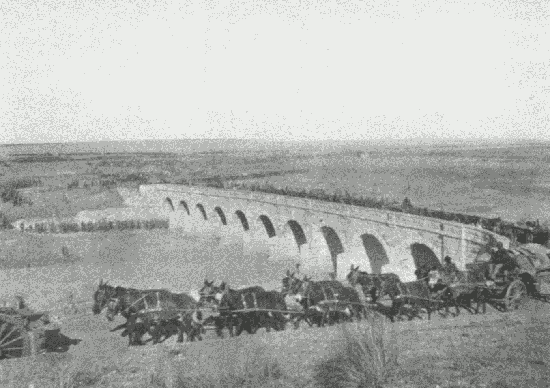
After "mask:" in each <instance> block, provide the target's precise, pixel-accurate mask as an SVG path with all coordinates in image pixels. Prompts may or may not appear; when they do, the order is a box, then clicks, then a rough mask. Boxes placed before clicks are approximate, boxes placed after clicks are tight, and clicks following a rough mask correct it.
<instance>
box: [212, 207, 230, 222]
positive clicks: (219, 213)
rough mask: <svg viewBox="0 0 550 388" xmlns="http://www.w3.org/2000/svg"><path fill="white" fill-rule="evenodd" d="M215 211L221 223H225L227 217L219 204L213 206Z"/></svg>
mask: <svg viewBox="0 0 550 388" xmlns="http://www.w3.org/2000/svg"><path fill="white" fill-rule="evenodd" d="M214 210H215V211H216V213H218V216H220V220H221V221H222V224H224V225H227V218H226V217H225V213H224V212H223V210H222V208H221V207H219V206H216V207H215V208H214Z"/></svg>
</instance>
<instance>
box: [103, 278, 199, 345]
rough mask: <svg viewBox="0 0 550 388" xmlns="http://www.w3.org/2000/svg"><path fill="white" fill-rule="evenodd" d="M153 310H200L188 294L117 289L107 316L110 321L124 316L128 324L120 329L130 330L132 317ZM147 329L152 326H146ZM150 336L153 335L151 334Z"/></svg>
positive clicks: (164, 290)
mask: <svg viewBox="0 0 550 388" xmlns="http://www.w3.org/2000/svg"><path fill="white" fill-rule="evenodd" d="M151 308H154V309H157V310H161V311H162V310H164V311H178V312H192V311H195V310H196V309H197V308H198V303H197V302H196V301H195V300H194V299H193V298H192V297H191V296H190V295H188V294H185V293H180V294H175V293H172V292H170V291H168V290H166V289H158V290H137V289H134V288H124V287H116V294H115V297H113V298H111V299H110V301H109V303H108V305H107V313H106V316H107V319H108V320H109V321H113V320H114V318H115V316H116V315H118V314H120V315H122V316H123V317H124V318H126V323H125V324H122V325H120V326H119V327H122V326H124V327H126V330H128V323H129V320H130V318H131V317H132V318H133V317H134V316H135V315H136V314H137V313H138V312H139V311H142V310H149V309H151ZM133 319H134V318H133ZM138 326H139V325H138ZM145 327H147V328H149V327H150V326H148V325H147V324H145ZM112 331H114V330H112ZM125 334H127V332H126V331H125V332H124V333H123V335H125ZM149 334H151V335H153V333H151V332H150V333H149Z"/></svg>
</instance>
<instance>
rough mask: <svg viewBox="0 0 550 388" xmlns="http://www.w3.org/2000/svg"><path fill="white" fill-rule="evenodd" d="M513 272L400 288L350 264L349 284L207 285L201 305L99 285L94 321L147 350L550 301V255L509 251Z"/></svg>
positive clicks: (292, 275)
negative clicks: (375, 318)
mask: <svg viewBox="0 0 550 388" xmlns="http://www.w3.org/2000/svg"><path fill="white" fill-rule="evenodd" d="M506 255H507V257H508V258H509V263H508V266H509V268H506V267H505V266H504V267H502V269H503V270H502V271H500V272H499V273H498V274H496V275H495V276H493V277H491V276H490V274H491V264H494V261H493V262H492V261H491V259H492V257H491V255H486V256H482V257H480V258H479V259H478V260H477V261H476V262H474V263H471V264H469V265H467V268H466V271H461V272H458V273H457V274H456V276H454V278H453V279H447V281H442V279H439V280H437V281H435V282H433V280H434V279H433V278H430V276H427V275H428V272H427V271H426V272H423V271H417V273H416V275H417V280H415V281H411V282H403V281H401V280H400V278H399V276H397V275H396V274H393V273H387V274H369V273H366V272H362V271H360V269H359V267H358V266H354V265H352V266H351V268H350V270H349V273H348V275H347V277H346V282H340V281H337V280H335V279H332V280H313V279H311V278H309V277H307V276H303V275H299V274H297V273H296V272H291V271H287V273H286V274H285V276H284V277H283V279H282V281H281V286H282V287H281V291H273V290H265V289H264V288H262V287H260V286H254V287H247V288H241V289H233V288H231V286H230V285H229V284H227V283H225V282H222V283H221V284H220V285H218V286H216V285H215V284H214V282H213V281H208V280H205V281H204V284H203V287H202V288H201V289H200V291H199V298H198V300H196V299H194V298H192V297H191V296H190V295H188V294H185V293H173V292H170V291H168V290H166V289H150V290H139V289H133V288H126V287H121V286H112V285H109V284H108V283H106V282H105V283H104V282H103V281H102V280H101V281H100V282H99V286H98V288H97V290H96V292H95V293H94V307H93V312H94V314H96V315H97V314H100V313H101V312H102V311H104V310H106V317H107V319H108V320H109V321H114V319H115V316H117V315H121V316H123V317H124V318H125V319H126V322H125V323H123V324H121V325H119V326H118V327H115V328H114V329H112V331H113V332H114V331H117V330H121V329H123V332H122V335H123V336H128V338H129V345H140V344H143V337H144V335H145V334H149V335H150V337H151V339H152V342H153V343H154V344H156V343H159V342H161V341H164V340H165V339H166V338H168V337H170V336H173V335H177V337H178V342H184V340H187V341H196V340H199V341H200V340H202V337H203V335H204V334H205V333H206V330H209V329H210V330H214V331H215V332H216V334H217V336H218V337H220V338H222V337H224V332H227V333H228V334H229V336H239V335H240V334H241V333H243V332H247V333H249V334H254V333H256V332H257V331H258V330H260V329H262V328H263V329H265V330H266V331H271V330H275V331H281V330H285V328H286V327H287V326H291V327H293V328H294V329H297V328H299V327H300V325H301V324H302V323H304V324H306V325H307V326H310V327H311V326H319V327H322V326H325V325H333V324H337V323H341V322H351V321H360V320H362V319H364V318H366V317H367V316H369V314H373V313H377V314H383V315H385V316H386V317H387V318H388V319H389V320H391V321H392V322H394V321H396V320H412V319H415V318H420V319H422V317H423V314H427V318H428V319H431V316H432V315H433V314H439V315H442V316H445V317H447V316H451V315H452V316H457V315H459V314H460V311H461V309H462V310H464V311H467V312H468V313H471V314H479V313H485V312H486V305H487V304H490V305H491V306H493V307H495V308H496V309H498V310H500V311H509V310H514V309H517V308H518V307H519V305H520V304H521V303H522V301H523V300H525V298H526V297H532V298H538V299H540V300H546V299H547V295H550V281H548V280H549V279H550V257H549V256H548V251H547V250H546V248H544V247H542V246H540V245H537V244H527V245H524V246H521V247H517V248H514V249H510V250H506Z"/></svg>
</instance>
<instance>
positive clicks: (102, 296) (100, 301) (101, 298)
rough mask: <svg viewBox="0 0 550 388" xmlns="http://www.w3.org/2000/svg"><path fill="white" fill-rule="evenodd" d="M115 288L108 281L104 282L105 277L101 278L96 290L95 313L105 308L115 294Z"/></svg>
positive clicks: (93, 308)
mask: <svg viewBox="0 0 550 388" xmlns="http://www.w3.org/2000/svg"><path fill="white" fill-rule="evenodd" d="M115 292H116V291H115V288H114V287H113V286H111V285H108V284H107V282H105V283H103V279H100V281H99V286H98V287H97V290H96V291H95V292H94V305H93V307H92V312H93V313H94V315H98V314H99V313H101V311H102V310H103V309H104V308H105V306H106V305H107V303H108V302H109V300H110V299H111V298H113V297H114V296H115Z"/></svg>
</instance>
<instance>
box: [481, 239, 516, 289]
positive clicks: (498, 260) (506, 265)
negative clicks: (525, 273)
mask: <svg viewBox="0 0 550 388" xmlns="http://www.w3.org/2000/svg"><path fill="white" fill-rule="evenodd" d="M490 263H491V264H490V267H491V271H490V274H489V276H487V277H488V278H489V279H490V280H493V281H494V280H495V279H497V278H499V277H507V276H508V273H509V272H510V271H513V270H515V269H516V268H518V266H517V264H516V262H515V260H514V259H513V258H512V257H511V256H510V254H509V253H508V251H507V250H506V249H505V248H504V245H503V244H502V242H500V241H499V242H497V249H496V250H495V251H493V253H492V254H491V261H490Z"/></svg>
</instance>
